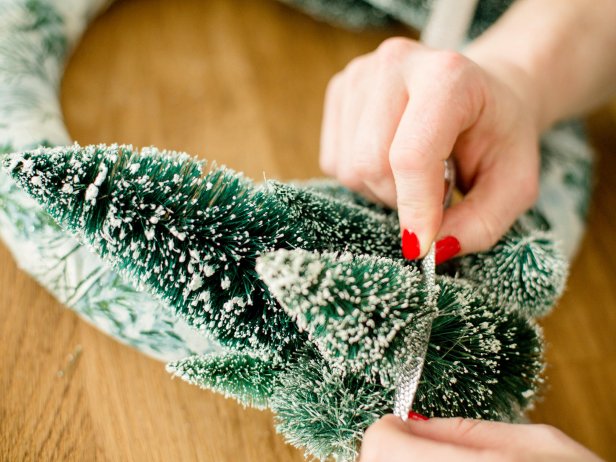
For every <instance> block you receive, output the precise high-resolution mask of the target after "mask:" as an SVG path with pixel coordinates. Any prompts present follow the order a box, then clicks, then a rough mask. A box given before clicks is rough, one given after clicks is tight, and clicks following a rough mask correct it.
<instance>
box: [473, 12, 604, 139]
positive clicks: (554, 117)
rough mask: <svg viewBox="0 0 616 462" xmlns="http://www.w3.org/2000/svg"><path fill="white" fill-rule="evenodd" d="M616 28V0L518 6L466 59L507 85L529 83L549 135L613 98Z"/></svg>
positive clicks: (540, 125) (539, 121)
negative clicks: (568, 120) (553, 127)
mask: <svg viewBox="0 0 616 462" xmlns="http://www.w3.org/2000/svg"><path fill="white" fill-rule="evenodd" d="M615 25H616V0H593V1H592V2H588V1H587V0H518V1H517V2H516V3H514V5H513V6H512V8H511V9H510V10H509V11H508V12H507V13H506V14H505V15H504V16H503V17H502V18H501V19H500V20H499V21H498V22H497V23H496V24H495V25H494V26H492V27H491V28H490V29H489V30H488V31H487V32H486V33H485V34H483V35H482V36H481V37H479V38H478V39H477V40H475V41H474V42H473V43H471V44H470V45H469V46H468V47H467V49H466V50H465V54H466V55H467V56H469V57H470V58H471V59H473V60H474V61H475V62H477V63H478V64H480V65H481V66H482V67H486V68H487V70H488V71H490V70H493V71H494V72H495V73H497V74H499V77H501V78H503V79H504V80H505V81H509V82H511V83H513V82H514V81H515V80H516V79H519V80H525V82H521V83H520V85H522V86H523V87H524V88H525V90H524V91H530V92H531V93H532V94H533V97H532V99H534V100H535V101H534V103H535V105H536V106H535V107H533V108H530V109H532V110H533V111H534V112H535V114H536V119H537V126H538V129H539V130H544V129H546V128H548V127H549V126H550V125H552V124H553V123H554V122H556V121H558V120H561V119H563V118H566V117H570V116H574V115H579V114H581V113H583V112H585V111H588V110H590V109H592V108H593V107H594V106H596V105H598V104H600V103H601V102H603V101H605V100H606V99H607V98H609V96H610V95H612V94H614V92H615V91H616V26H615ZM508 74H511V75H508Z"/></svg>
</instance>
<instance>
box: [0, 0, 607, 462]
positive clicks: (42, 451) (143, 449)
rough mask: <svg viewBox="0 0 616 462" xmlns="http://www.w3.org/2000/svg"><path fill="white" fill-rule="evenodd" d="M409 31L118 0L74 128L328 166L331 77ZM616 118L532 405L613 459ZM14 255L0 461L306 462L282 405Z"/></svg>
mask: <svg viewBox="0 0 616 462" xmlns="http://www.w3.org/2000/svg"><path fill="white" fill-rule="evenodd" d="M401 33H403V34H409V32H408V31H404V30H402V29H390V30H387V31H376V32H363V33H361V34H359V33H352V32H348V31H342V30H339V29H336V28H333V27H331V26H327V25H324V24H320V23H317V22H315V21H313V20H311V19H309V18H307V17H305V16H303V15H301V14H299V13H297V12H294V11H293V10H291V9H289V8H287V7H285V6H283V5H281V4H278V3H276V2H273V1H269V0H268V1H266V0H236V1H229V0H208V1H207V2H204V1H202V0H183V1H182V2H173V1H163V0H125V1H121V2H119V3H117V4H115V5H114V6H113V7H112V8H111V9H110V10H109V11H108V12H107V13H106V14H104V15H103V16H102V17H100V18H99V19H98V20H97V21H96V22H95V23H94V24H93V25H92V27H91V28H90V29H89V31H88V33H87V34H86V37H85V38H84V40H83V42H82V43H81V45H80V46H79V47H78V49H77V50H76V52H75V54H74V56H73V58H72V60H71V62H70V64H69V66H68V69H67V72H66V76H65V78H64V81H63V85H62V104H63V108H64V112H65V117H66V121H67V125H68V127H69V131H70V133H71V135H72V136H73V137H74V138H75V139H76V140H77V141H79V142H80V143H82V144H87V143H98V142H123V143H132V144H134V145H137V146H144V145H156V146H158V147H161V148H170V149H178V150H185V151H188V152H191V153H194V154H198V155H199V156H201V157H204V158H207V159H215V160H217V161H218V162H221V163H225V164H227V165H229V166H231V167H233V168H236V169H239V170H242V171H244V172H246V173H247V174H248V175H249V176H251V177H254V178H262V177H263V176H264V175H265V176H267V177H268V178H272V177H278V178H283V179H288V178H308V177H312V176H316V175H319V170H318V163H317V153H318V137H319V128H320V118H321V111H322V99H323V94H324V90H325V86H326V83H327V81H328V80H329V78H330V77H331V76H332V75H333V74H334V73H335V72H337V71H338V70H340V69H341V68H342V67H344V65H345V64H346V63H347V62H348V61H349V60H350V59H351V58H353V57H355V56H357V55H360V54H363V53H365V52H368V51H370V50H371V49H373V48H375V47H376V46H377V45H378V44H379V43H380V42H381V41H382V40H383V39H384V38H386V37H387V36H389V35H399V34H401ZM615 121H616V106H614V107H611V108H609V107H608V108H606V109H605V110H603V111H602V112H600V113H598V114H597V115H595V116H594V117H593V118H592V127H593V135H594V136H593V140H594V142H595V144H596V146H597V149H598V151H599V152H600V154H601V159H600V164H599V165H600V167H599V168H598V174H599V175H598V177H599V181H598V185H597V191H596V194H595V200H594V203H593V207H592V212H591V218H590V226H589V232H588V234H587V236H586V239H585V241H584V245H583V248H582V251H581V252H580V255H579V257H578V258H577V260H576V262H575V264H574V265H573V269H572V274H571V279H570V282H569V289H568V291H567V294H566V295H565V297H564V299H563V300H562V302H561V303H560V306H559V307H558V308H557V309H556V311H555V312H554V313H553V314H552V315H551V316H550V317H548V318H547V319H546V320H544V322H543V325H544V326H545V332H546V337H547V340H548V343H549V350H548V362H549V368H548V370H547V375H548V381H547V384H546V389H545V394H544V395H545V396H544V399H543V401H542V402H541V403H540V404H539V405H538V406H537V409H536V410H535V411H534V412H533V413H532V415H531V417H532V419H533V420H534V421H537V422H547V423H550V424H553V425H556V426H558V427H560V428H561V429H563V430H564V431H565V432H567V433H568V434H570V435H571V436H573V437H574V438H576V439H577V440H579V441H580V442H581V443H583V444H585V445H587V446H588V447H590V448H591V449H593V450H594V451H596V452H597V453H598V454H600V455H601V456H603V457H605V458H607V459H613V460H616V449H615V447H614V438H615V436H616V395H615V394H614V393H613V389H614V384H616V342H614V332H615V329H616V286H615V285H614V275H615V274H616V243H614V231H615V230H616V192H614V191H613V190H612V188H611V185H612V182H613V178H616V156H615V154H616V153H615V152H614V151H615V150H616V135H615V134H614V133H615V126H616V122H615ZM0 262H2V269H1V270H0V358H1V359H0V361H1V365H2V366H1V367H0V460H7V461H21V460H32V461H40V460H51V461H65V460H78V461H81V460H88V461H90V460H101V461H116V460H130V461H132V460H134V461H141V460H148V461H150V460H152V461H156V460H164V461H167V460H182V461H216V462H218V461H234V462H235V461H259V462H261V461H294V460H296V461H300V460H303V458H302V456H301V453H300V452H299V451H297V450H295V449H293V448H291V447H290V446H288V445H286V444H285V443H284V442H283V440H282V439H281V438H280V437H279V436H278V435H277V434H276V433H275V431H274V429H273V419H272V416H271V414H270V413H269V412H260V411H255V410H244V409H242V408H241V407H239V406H238V405H236V404H235V403H234V402H232V401H229V400H225V399H224V398H222V397H220V396H217V395H215V394H212V393H209V392H207V391H202V390H199V389H197V388H196V387H192V386H189V385H187V384H185V383H183V382H180V381H178V380H171V379H170V377H169V375H168V374H167V373H166V372H165V371H164V369H163V366H162V364H160V363H158V362H156V361H154V360H151V359H149V358H147V357H145V356H143V355H141V354H139V353H137V352H136V351H134V350H132V349H130V348H128V347H125V346H123V345H120V344H119V343H117V342H115V341H114V340H112V339H110V338H109V337H106V336H105V335H103V334H101V333H99V332H98V331H97V330H96V329H94V328H93V327H91V326H89V325H88V324H86V323H85V322H83V321H82V320H80V319H79V318H78V317H77V316H76V315H74V314H73V313H72V312H70V311H68V310H66V309H65V308H63V307H62V306H61V305H60V304H58V303H57V302H56V301H55V300H54V299H53V298H52V297H51V296H50V295H48V294H47V293H46V292H45V291H44V290H43V289H42V288H40V287H39V286H38V285H37V284H36V283H35V282H34V281H33V280H32V279H31V278H29V277H28V276H27V275H25V274H24V273H22V272H20V271H19V270H18V269H17V267H16V266H15V264H14V262H13V260H12V258H11V256H10V254H9V253H8V251H7V250H6V249H5V248H4V247H3V246H0ZM79 348H80V349H81V353H80V354H78V356H77V358H76V359H73V360H71V357H70V356H71V355H72V354H74V353H75V352H76V351H78V349H79ZM58 371H63V375H62V376H60V375H59V374H58Z"/></svg>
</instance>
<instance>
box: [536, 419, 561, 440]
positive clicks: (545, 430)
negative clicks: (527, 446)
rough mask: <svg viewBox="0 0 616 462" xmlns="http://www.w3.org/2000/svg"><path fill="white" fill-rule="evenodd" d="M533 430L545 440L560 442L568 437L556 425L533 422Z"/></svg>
mask: <svg viewBox="0 0 616 462" xmlns="http://www.w3.org/2000/svg"><path fill="white" fill-rule="evenodd" d="M534 430H535V432H537V434H538V435H539V436H540V438H541V439H542V440H543V441H545V442H555V443H561V442H564V441H567V440H568V437H567V436H566V435H565V434H564V433H563V432H562V431H560V430H559V429H558V428H556V427H552V426H551V425H547V424H535V425H534Z"/></svg>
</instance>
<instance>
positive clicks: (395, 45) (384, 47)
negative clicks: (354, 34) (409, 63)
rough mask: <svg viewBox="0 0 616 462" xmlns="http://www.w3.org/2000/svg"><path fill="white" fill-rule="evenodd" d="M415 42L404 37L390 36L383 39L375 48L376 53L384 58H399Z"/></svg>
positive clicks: (388, 59)
mask: <svg viewBox="0 0 616 462" xmlns="http://www.w3.org/2000/svg"><path fill="white" fill-rule="evenodd" d="M414 44H415V42H414V41H412V40H410V39H407V38H404V37H391V38H388V39H386V40H384V41H383V42H382V43H381V44H380V45H379V47H378V48H377V55H378V56H379V57H380V58H381V59H383V60H385V61H391V60H395V61H397V60H399V59H400V57H401V56H403V55H404V54H405V53H407V52H408V51H409V50H410V49H411V48H412V47H413V45H414Z"/></svg>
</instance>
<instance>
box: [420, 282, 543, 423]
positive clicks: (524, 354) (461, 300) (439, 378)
mask: <svg viewBox="0 0 616 462" xmlns="http://www.w3.org/2000/svg"><path fill="white" fill-rule="evenodd" d="M438 285H439V287H440V292H439V296H438V302H437V304H438V308H439V315H438V316H437V317H436V319H435V320H434V323H433V325H432V332H431V336H430V344H429V347H428V352H427V355H426V362H425V365H424V370H423V374H422V378H421V383H420V386H419V389H418V392H417V396H416V400H415V405H416V407H417V409H418V410H419V411H418V412H420V413H422V414H424V415H428V416H440V417H455V416H462V417H469V418H478V419H489V420H516V419H517V418H519V416H520V413H521V412H522V411H523V410H525V409H526V408H528V407H529V406H530V405H531V404H532V402H533V400H534V398H535V394H536V392H537V390H538V388H539V386H540V385H541V383H542V379H541V374H542V371H543V357H542V354H543V339H542V335H541V332H540V330H539V328H538V327H537V326H536V325H535V324H534V322H533V321H531V320H529V319H528V318H526V317H525V316H522V315H520V314H519V313H516V312H509V311H507V310H505V309H504V308H501V307H498V306H494V305H491V304H489V303H487V302H486V301H485V299H484V298H483V297H482V296H481V295H480V294H479V292H478V291H477V290H476V288H475V287H473V286H471V285H470V284H467V283H464V282H463V281H459V280H456V279H452V278H446V277H441V278H438Z"/></svg>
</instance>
